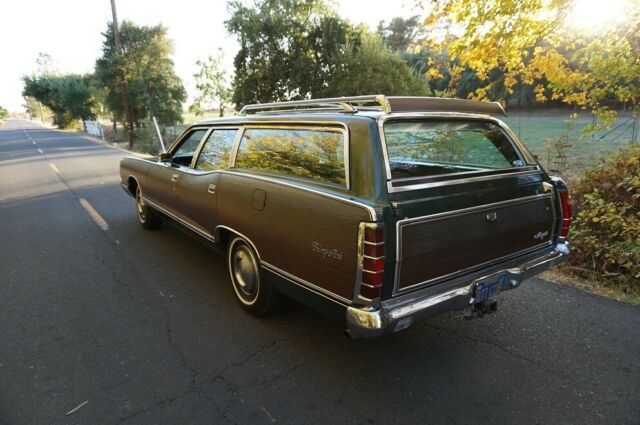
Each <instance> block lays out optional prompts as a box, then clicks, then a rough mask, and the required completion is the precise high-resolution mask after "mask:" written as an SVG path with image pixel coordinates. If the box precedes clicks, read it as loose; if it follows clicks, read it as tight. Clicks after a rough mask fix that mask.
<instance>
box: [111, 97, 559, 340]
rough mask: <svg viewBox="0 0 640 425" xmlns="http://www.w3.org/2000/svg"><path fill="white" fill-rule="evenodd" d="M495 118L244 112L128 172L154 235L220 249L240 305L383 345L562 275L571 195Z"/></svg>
mask: <svg viewBox="0 0 640 425" xmlns="http://www.w3.org/2000/svg"><path fill="white" fill-rule="evenodd" d="M503 114H504V110H503V108H502V106H501V105H500V104H499V103H488V102H476V101H470V100H461V99H445V98H428V97H386V96H382V95H377V96H358V97H342V98H332V99H317V100H305V101H292V102H281V103H272V104H256V105H248V106H245V107H244V108H243V109H242V113H241V115H239V116H235V117H228V118H219V119H214V120H207V121H202V122H200V123H197V124H194V125H192V126H190V127H189V128H188V129H187V130H186V131H185V132H184V134H182V135H181V136H180V137H179V138H178V140H177V141H176V142H175V143H174V144H173V145H172V146H171V148H170V149H169V151H168V152H165V153H162V154H161V155H160V159H159V160H157V161H150V160H144V159H139V158H129V157H128V158H123V160H122V162H121V169H120V172H121V182H122V186H123V188H124V189H125V191H126V192H127V193H129V194H130V195H132V196H134V197H135V199H136V209H137V216H138V220H139V221H140V224H141V225H142V227H144V228H145V229H155V228H158V227H159V226H160V225H161V224H162V222H163V221H165V220H170V221H172V222H175V223H178V224H179V225H181V226H184V227H186V228H187V229H189V230H190V231H193V232H195V233H196V234H198V235H200V236H201V237H203V238H205V239H207V240H208V241H210V242H213V243H215V244H217V245H219V246H220V247H222V248H224V250H225V252H226V253H227V261H228V268H229V273H230V277H231V283H232V286H233V290H234V292H235V295H236V297H237V299H238V301H239V303H240V305H241V306H242V307H243V308H244V309H245V310H247V311H248V312H250V313H252V314H255V315H259V316H261V315H265V314H267V313H270V312H271V311H272V310H273V309H274V307H275V306H276V305H277V304H278V301H279V299H280V298H281V297H282V294H285V295H287V296H289V297H291V298H294V299H296V300H298V301H300V302H303V303H305V304H307V305H309V306H311V307H313V308H315V309H318V310H320V311H322V312H324V313H326V314H328V315H330V316H332V317H335V318H338V319H339V320H342V321H344V322H345V327H346V330H347V332H348V334H349V335H350V336H352V337H377V336H380V335H384V334H387V333H391V332H396V331H399V330H402V329H405V328H407V327H408V326H410V325H411V324H412V323H414V322H417V321H419V320H424V319H426V318H429V317H432V316H435V315H438V314H441V313H444V312H449V311H461V312H462V314H463V315H465V316H467V317H475V316H478V315H482V314H487V313H491V312H493V311H495V310H496V306H497V304H496V301H495V297H496V295H497V294H498V293H500V292H502V291H506V290H511V289H514V288H517V287H519V286H520V284H521V283H522V282H523V281H524V280H525V279H527V278H529V277H531V276H533V275H535V274H537V273H539V272H541V271H543V270H545V269H547V268H549V267H551V266H552V265H554V264H557V263H558V262H560V261H562V260H563V259H565V257H566V256H567V255H568V254H569V247H568V244H567V242H566V237H567V233H568V231H569V225H570V223H571V206H570V204H569V198H568V194H567V187H566V185H565V184H564V182H563V181H562V180H560V179H558V178H554V177H550V176H548V175H547V173H546V172H545V171H544V169H543V168H542V167H541V166H540V164H538V162H537V161H536V159H535V158H534V157H533V156H532V155H531V154H530V153H529V152H528V151H527V149H526V148H525V147H524V146H523V145H522V144H521V143H520V142H519V141H518V139H517V138H516V137H515V135H514V134H513V133H512V132H511V131H510V130H509V128H507V126H506V125H505V124H504V123H503V122H502V121H500V120H498V119H496V118H495V117H494V116H495V115H503Z"/></svg>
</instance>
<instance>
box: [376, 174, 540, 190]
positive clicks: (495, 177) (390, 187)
mask: <svg viewBox="0 0 640 425" xmlns="http://www.w3.org/2000/svg"><path fill="white" fill-rule="evenodd" d="M540 173H541V170H540V169H538V168H536V169H535V170H527V171H516V172H509V173H503V174H492V175H489V176H478V177H466V178H461V179H452V180H444V181H439V182H431V183H418V184H411V185H406V186H393V182H395V181H396V180H390V181H387V191H388V192H393V193H395V192H407V191H409V190H419V189H429V188H432V187H442V186H451V185H455V184H465V183H475V182H482V181H487V180H498V179H506V178H509V177H526V176H532V175H536V174H540ZM412 180H415V179H412ZM405 181H406V180H405Z"/></svg>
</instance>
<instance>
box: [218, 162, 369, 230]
mask: <svg viewBox="0 0 640 425" xmlns="http://www.w3.org/2000/svg"><path fill="white" fill-rule="evenodd" d="M219 172H220V173H222V174H231V175H236V176H242V177H247V178H252V179H258V180H263V181H267V182H271V183H275V184H279V185H282V186H288V187H292V188H294V189H300V190H305V191H307V192H311V193H314V194H317V195H320V196H324V197H325V198H330V199H335V200H337V201H342V202H346V203H348V204H352V205H356V206H358V207H362V208H364V209H366V210H367V212H368V213H369V217H370V219H371V220H372V221H376V220H377V218H378V213H377V212H376V210H375V209H374V208H373V207H372V206H370V205H367V204H366V203H364V202H362V201H356V200H354V199H353V198H346V197H342V196H338V195H334V194H331V193H327V192H323V191H320V190H316V189H312V188H310V187H307V186H302V185H299V184H296V183H293V182H291V183H290V182H284V181H282V180H279V179H275V178H269V177H264V176H259V175H256V174H253V173H251V172H249V171H243V170H220V171H219Z"/></svg>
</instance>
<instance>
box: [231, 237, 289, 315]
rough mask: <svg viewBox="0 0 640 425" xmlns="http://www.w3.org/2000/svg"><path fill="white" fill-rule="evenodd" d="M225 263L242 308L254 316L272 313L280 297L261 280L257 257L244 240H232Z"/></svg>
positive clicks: (237, 238)
mask: <svg viewBox="0 0 640 425" xmlns="http://www.w3.org/2000/svg"><path fill="white" fill-rule="evenodd" d="M227 262H228V266H229V275H230V277H231V284H232V285H233V290H234V292H235V293H236V298H237V299H238V302H239V303H240V305H241V306H242V308H244V309H245V310H246V311H248V312H249V313H251V314H253V315H254V316H266V315H268V314H270V313H272V312H274V311H275V309H276V308H277V306H278V305H279V304H280V298H281V297H282V296H281V295H280V293H279V292H278V291H277V290H276V289H274V288H273V287H272V286H271V285H270V284H269V282H267V281H266V280H265V279H263V278H262V273H261V271H260V262H259V261H258V256H257V255H256V253H255V251H254V250H253V248H252V247H251V246H250V245H249V243H248V242H247V241H246V240H245V239H243V238H241V237H236V238H234V239H232V241H231V243H230V244H229V249H228V251H227Z"/></svg>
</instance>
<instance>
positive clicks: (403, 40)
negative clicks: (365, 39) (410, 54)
mask: <svg viewBox="0 0 640 425" xmlns="http://www.w3.org/2000/svg"><path fill="white" fill-rule="evenodd" d="M378 34H380V36H381V37H382V40H383V41H384V42H385V44H387V45H388V46H389V48H390V49H391V50H393V51H394V52H400V53H404V52H407V51H408V50H409V48H410V47H414V46H416V45H417V43H418V42H419V41H420V40H421V39H423V38H424V36H425V28H424V24H423V22H422V21H421V20H420V16H418V15H416V16H412V17H410V18H407V19H404V18H401V17H396V18H393V19H391V21H389V24H388V25H385V22H384V21H380V23H379V24H378Z"/></svg>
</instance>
